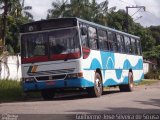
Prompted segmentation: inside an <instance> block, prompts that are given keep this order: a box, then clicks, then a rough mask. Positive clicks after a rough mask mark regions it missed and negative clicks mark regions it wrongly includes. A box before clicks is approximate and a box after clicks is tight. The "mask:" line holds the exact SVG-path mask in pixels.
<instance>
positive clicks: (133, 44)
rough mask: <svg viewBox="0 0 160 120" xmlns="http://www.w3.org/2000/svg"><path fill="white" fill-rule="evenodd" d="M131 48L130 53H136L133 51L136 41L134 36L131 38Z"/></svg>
mask: <svg viewBox="0 0 160 120" xmlns="http://www.w3.org/2000/svg"><path fill="white" fill-rule="evenodd" d="M131 48H132V54H135V53H136V51H135V49H136V41H135V39H134V38H131Z"/></svg>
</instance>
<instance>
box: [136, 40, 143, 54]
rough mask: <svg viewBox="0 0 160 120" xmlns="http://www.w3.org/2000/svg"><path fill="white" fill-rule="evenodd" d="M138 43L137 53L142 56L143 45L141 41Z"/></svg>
mask: <svg viewBox="0 0 160 120" xmlns="http://www.w3.org/2000/svg"><path fill="white" fill-rule="evenodd" d="M136 41H137V42H136V43H137V53H138V55H141V54H142V53H141V45H140V41H139V40H136Z"/></svg>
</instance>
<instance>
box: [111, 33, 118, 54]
mask: <svg viewBox="0 0 160 120" xmlns="http://www.w3.org/2000/svg"><path fill="white" fill-rule="evenodd" d="M112 35H113V48H114V52H118V43H117V38H116V33H112Z"/></svg>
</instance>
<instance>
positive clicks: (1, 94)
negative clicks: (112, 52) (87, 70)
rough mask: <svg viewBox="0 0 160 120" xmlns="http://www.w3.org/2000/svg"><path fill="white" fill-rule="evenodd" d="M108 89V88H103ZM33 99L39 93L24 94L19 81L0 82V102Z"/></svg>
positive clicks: (148, 83)
mask: <svg viewBox="0 0 160 120" xmlns="http://www.w3.org/2000/svg"><path fill="white" fill-rule="evenodd" d="M156 82H160V80H150V79H149V80H148V79H145V80H142V81H141V82H139V83H136V85H151V84H154V83H156ZM106 89H109V88H108V87H107V88H105V90H106ZM35 98H41V96H40V93H39V92H32V93H28V94H24V92H23V88H22V86H21V84H20V82H19V81H16V80H0V102H13V101H25V100H33V99H35Z"/></svg>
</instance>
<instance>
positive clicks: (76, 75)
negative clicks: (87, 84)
mask: <svg viewBox="0 0 160 120" xmlns="http://www.w3.org/2000/svg"><path fill="white" fill-rule="evenodd" d="M80 77H83V73H82V72H81V73H73V74H68V75H67V79H69V78H80Z"/></svg>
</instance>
